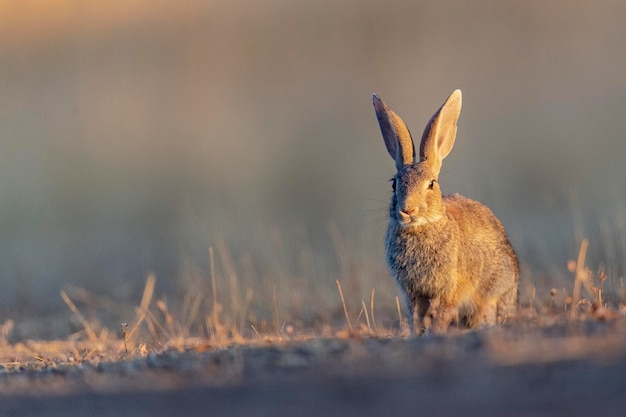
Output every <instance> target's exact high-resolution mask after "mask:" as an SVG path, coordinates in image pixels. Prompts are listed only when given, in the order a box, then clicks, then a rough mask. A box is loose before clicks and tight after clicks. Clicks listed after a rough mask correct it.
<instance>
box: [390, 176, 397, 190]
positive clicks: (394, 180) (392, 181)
mask: <svg viewBox="0 0 626 417" xmlns="http://www.w3.org/2000/svg"><path fill="white" fill-rule="evenodd" d="M391 189H392V190H394V191H396V179H395V178H392V179H391Z"/></svg>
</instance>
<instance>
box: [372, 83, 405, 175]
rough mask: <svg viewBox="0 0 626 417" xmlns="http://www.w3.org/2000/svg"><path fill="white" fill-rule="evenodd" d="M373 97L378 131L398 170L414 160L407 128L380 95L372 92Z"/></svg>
mask: <svg viewBox="0 0 626 417" xmlns="http://www.w3.org/2000/svg"><path fill="white" fill-rule="evenodd" d="M373 99H374V110H376V117H377V118H378V124H379V125H380V131H381V133H382V134H383V139H384V140H385V146H386V147H387V152H389V155H391V157H392V158H393V160H394V161H396V168H397V169H398V170H399V169H400V168H402V167H403V166H404V165H409V164H412V163H413V162H414V161H415V147H414V146H413V139H412V138H411V133H410V132H409V129H408V128H407V127H406V124H405V123H404V121H403V120H402V119H401V118H400V116H398V115H397V114H395V113H394V112H393V111H392V110H391V109H390V108H389V107H387V105H386V104H385V103H384V102H383V101H382V100H381V99H380V97H378V96H377V95H376V94H374V97H373Z"/></svg>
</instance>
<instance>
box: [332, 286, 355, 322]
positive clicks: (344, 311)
mask: <svg viewBox="0 0 626 417" xmlns="http://www.w3.org/2000/svg"><path fill="white" fill-rule="evenodd" d="M335 282H336V283H337V288H338V289H339V296H340V297H341V304H342V305H343V313H344V314H345V315H346V321H347V322H348V328H349V329H350V330H352V322H351V321H350V316H349V315H348V308H347V307H346V300H345V299H344V298H343V291H342V290H341V283H340V282H339V280H336V281H335Z"/></svg>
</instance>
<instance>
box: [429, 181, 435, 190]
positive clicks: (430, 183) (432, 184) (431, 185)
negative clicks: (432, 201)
mask: <svg viewBox="0 0 626 417" xmlns="http://www.w3.org/2000/svg"><path fill="white" fill-rule="evenodd" d="M434 187H435V180H431V181H430V182H429V183H428V189H429V190H432V189H433V188H434Z"/></svg>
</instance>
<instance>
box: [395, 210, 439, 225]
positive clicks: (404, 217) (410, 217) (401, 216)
mask: <svg viewBox="0 0 626 417" xmlns="http://www.w3.org/2000/svg"><path fill="white" fill-rule="evenodd" d="M442 217H443V216H441V215H435V216H431V217H426V216H420V215H415V214H413V213H411V214H407V213H406V212H404V211H399V212H398V213H397V216H396V220H397V222H398V225H399V226H400V227H403V228H415V227H420V226H424V225H426V224H431V223H435V222H437V221H439V220H441V219H442Z"/></svg>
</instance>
